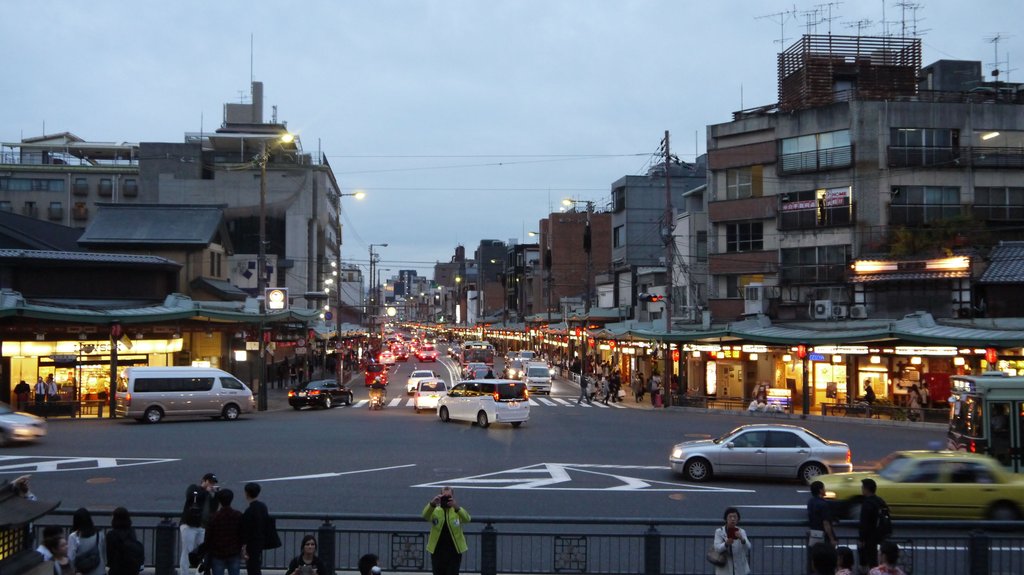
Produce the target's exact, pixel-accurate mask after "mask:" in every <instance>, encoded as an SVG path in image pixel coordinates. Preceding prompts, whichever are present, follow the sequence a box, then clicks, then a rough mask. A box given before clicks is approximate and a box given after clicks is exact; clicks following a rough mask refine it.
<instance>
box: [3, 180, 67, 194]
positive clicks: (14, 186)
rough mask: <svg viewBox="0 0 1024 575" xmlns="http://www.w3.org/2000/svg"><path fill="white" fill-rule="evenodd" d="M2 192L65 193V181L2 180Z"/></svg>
mask: <svg viewBox="0 0 1024 575" xmlns="http://www.w3.org/2000/svg"><path fill="white" fill-rule="evenodd" d="M0 190H6V191H9V192H63V191H64V180H50V179H43V178H0Z"/></svg>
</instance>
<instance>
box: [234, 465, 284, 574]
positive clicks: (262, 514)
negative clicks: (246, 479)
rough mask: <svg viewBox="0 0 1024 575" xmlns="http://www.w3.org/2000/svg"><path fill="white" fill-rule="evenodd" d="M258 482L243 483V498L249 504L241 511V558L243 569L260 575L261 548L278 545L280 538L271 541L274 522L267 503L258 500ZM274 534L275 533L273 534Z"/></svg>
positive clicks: (259, 489) (261, 563)
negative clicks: (243, 563)
mask: <svg viewBox="0 0 1024 575" xmlns="http://www.w3.org/2000/svg"><path fill="white" fill-rule="evenodd" d="M260 491H261V488H260V484H259V483H246V484H245V500H246V501H248V502H249V506H248V507H246V508H245V511H244V512H243V513H242V560H243V561H245V571H246V573H248V574H249V575H261V573H262V569H263V550H264V549H274V548H275V543H276V544H277V545H276V547H280V543H281V540H280V539H277V540H276V541H272V540H271V539H272V537H271V536H272V533H271V532H272V531H275V530H276V528H275V527H274V523H273V521H272V520H271V518H270V512H269V511H268V510H267V505H266V504H265V503H263V502H262V501H260V500H259V496H260ZM274 535H276V534H274Z"/></svg>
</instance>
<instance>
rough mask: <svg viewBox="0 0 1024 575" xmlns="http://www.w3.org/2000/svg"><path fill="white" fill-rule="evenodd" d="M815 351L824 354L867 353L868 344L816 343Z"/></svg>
mask: <svg viewBox="0 0 1024 575" xmlns="http://www.w3.org/2000/svg"><path fill="white" fill-rule="evenodd" d="M814 351H816V352H818V353H820V354H822V355H867V354H868V353H870V351H869V350H868V347H867V346H866V345H816V346H814Z"/></svg>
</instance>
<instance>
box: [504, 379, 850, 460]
mask: <svg viewBox="0 0 1024 575" xmlns="http://www.w3.org/2000/svg"><path fill="white" fill-rule="evenodd" d="M523 399H524V400H525V399H530V390H529V389H524V390H523ZM847 455H849V453H847Z"/></svg>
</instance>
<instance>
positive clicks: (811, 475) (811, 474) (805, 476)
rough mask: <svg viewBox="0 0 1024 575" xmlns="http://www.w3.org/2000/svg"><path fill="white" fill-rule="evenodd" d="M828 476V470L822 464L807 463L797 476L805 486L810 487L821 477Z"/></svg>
mask: <svg viewBox="0 0 1024 575" xmlns="http://www.w3.org/2000/svg"><path fill="white" fill-rule="evenodd" d="M826 474H828V469H825V466H824V465H822V464H820V463H805V464H804V465H803V467H801V468H800V471H799V472H798V474H797V475H799V477H800V479H802V480H803V482H804V483H805V484H807V485H810V484H811V483H812V482H814V480H815V479H817V478H818V476H819V475H826Z"/></svg>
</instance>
